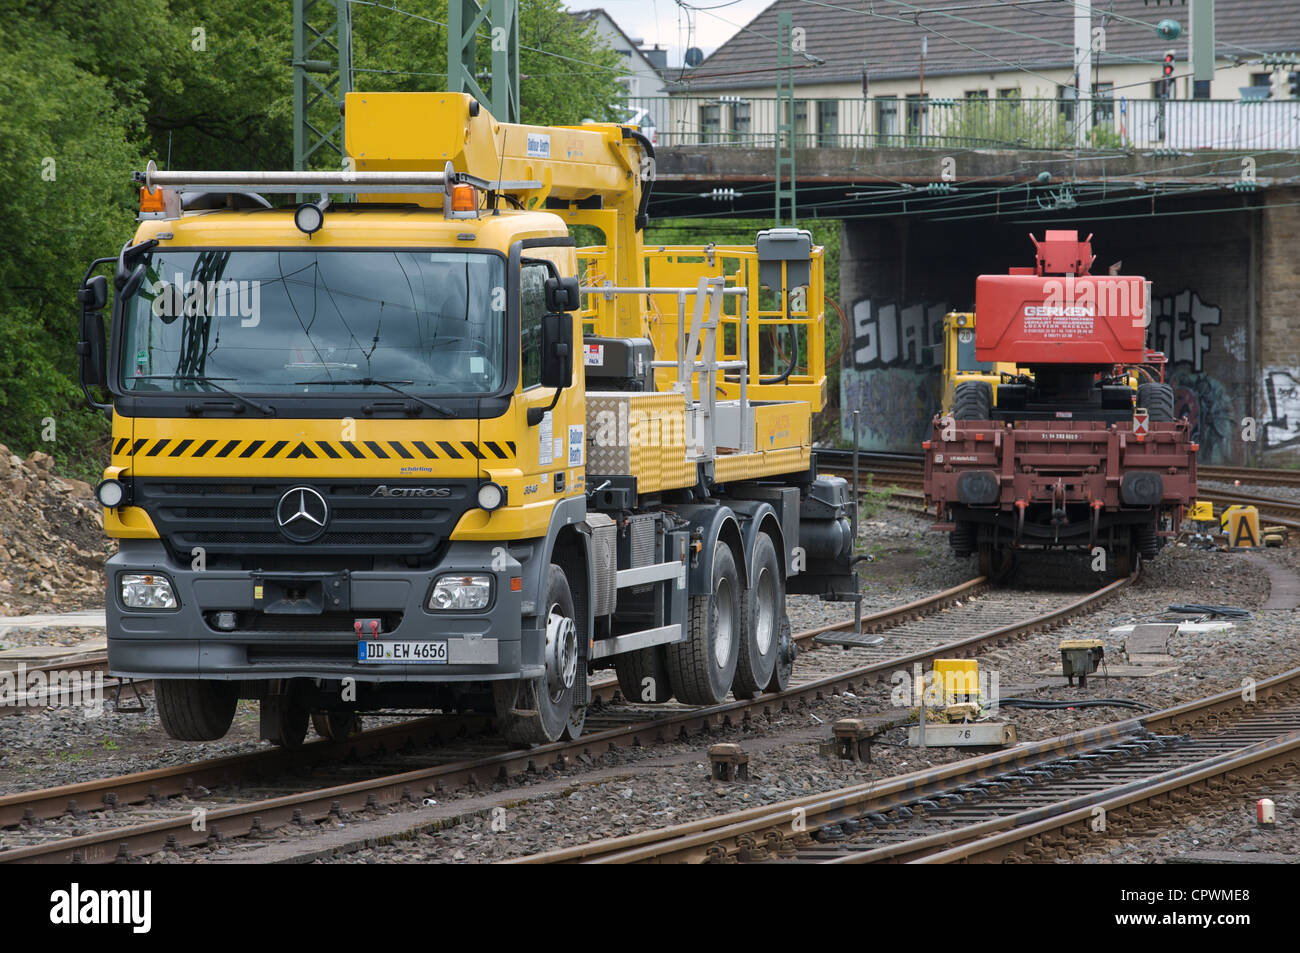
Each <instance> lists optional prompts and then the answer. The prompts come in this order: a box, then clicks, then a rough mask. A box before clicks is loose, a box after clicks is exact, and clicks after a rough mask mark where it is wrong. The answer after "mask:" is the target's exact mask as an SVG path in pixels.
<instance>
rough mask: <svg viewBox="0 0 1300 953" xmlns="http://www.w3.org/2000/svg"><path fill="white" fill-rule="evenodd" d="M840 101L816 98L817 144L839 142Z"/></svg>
mask: <svg viewBox="0 0 1300 953" xmlns="http://www.w3.org/2000/svg"><path fill="white" fill-rule="evenodd" d="M839 135H840V103H839V100H837V99H819V100H817V145H819V146H823V147H826V146H835V145H838V144H839Z"/></svg>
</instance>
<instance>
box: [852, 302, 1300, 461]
mask: <svg viewBox="0 0 1300 953" xmlns="http://www.w3.org/2000/svg"><path fill="white" fill-rule="evenodd" d="M947 311H948V303H947V302H943V301H940V302H929V301H919V302H910V303H904V304H901V305H900V304H899V303H898V302H897V301H894V300H893V299H887V298H886V299H880V298H862V299H860V300H859V301H857V302H855V303H854V304H853V307H852V309H851V320H852V334H853V343H852V347H850V348H848V349H847V350H846V353H845V366H844V369H843V371H842V373H841V375H840V407H841V408H842V414H841V421H840V425H841V434H842V436H843V438H844V440H845V441H846V442H849V441H851V440H852V438H853V411H854V410H860V411H862V415H861V418H860V421H859V424H860V427H861V435H862V436H861V446H862V448H863V449H864V450H898V451H906V450H912V449H915V447H916V445H917V444H918V443H920V442H921V441H922V440H924V439H926V437H927V436H928V430H929V426H930V420H931V418H932V417H933V416H934V414H935V413H936V412H937V410H938V407H939V397H940V391H941V383H942V382H941V380H940V375H941V373H942V368H943V350H942V346H943V333H942V332H943V316H944V314H945V313H947ZM1222 322H1223V314H1222V310H1221V309H1220V308H1219V307H1218V306H1217V305H1213V304H1210V303H1208V302H1206V301H1203V300H1202V299H1201V297H1200V295H1199V294H1197V293H1196V292H1195V291H1193V290H1192V289H1190V288H1185V289H1183V290H1181V291H1178V292H1176V293H1174V294H1168V295H1162V296H1159V297H1155V298H1153V299H1152V302H1151V327H1150V329H1149V330H1148V332H1147V346H1148V347H1150V348H1153V349H1155V350H1159V351H1162V352H1163V353H1164V354H1166V355H1167V356H1168V358H1169V368H1168V373H1167V375H1166V377H1167V379H1168V380H1169V382H1170V383H1171V384H1173V386H1174V399H1175V405H1176V412H1177V413H1178V414H1179V415H1180V416H1181V415H1183V414H1186V415H1187V417H1188V419H1189V420H1190V421H1191V423H1192V433H1193V437H1194V439H1196V440H1197V441H1199V443H1200V444H1201V459H1202V460H1204V461H1205V462H1207V463H1211V462H1217V461H1221V460H1226V459H1228V458H1229V457H1230V456H1231V454H1232V452H1233V447H1234V439H1235V436H1236V431H1235V426H1236V424H1235V422H1236V421H1237V420H1239V419H1240V418H1241V416H1243V415H1244V413H1245V408H1244V401H1243V398H1242V394H1241V387H1240V386H1239V385H1236V386H1234V385H1232V384H1231V383H1230V382H1231V381H1233V380H1238V379H1241V378H1246V377H1248V376H1247V375H1238V374H1234V373H1231V368H1232V365H1235V364H1244V362H1245V361H1246V358H1247V354H1246V336H1245V328H1244V326H1239V327H1234V328H1233V329H1232V330H1231V331H1228V330H1227V329H1224V328H1223V327H1222ZM1225 362H1227V365H1228V366H1224V365H1225ZM1275 373H1276V374H1278V375H1279V376H1277V377H1276V378H1275V391H1276V393H1275V396H1274V398H1273V401H1274V404H1275V405H1276V407H1277V408H1278V409H1277V410H1276V411H1274V410H1272V409H1271V408H1272V407H1273V406H1274V404H1269V405H1268V406H1269V408H1270V411H1269V412H1270V413H1271V415H1272V421H1273V422H1272V423H1271V424H1270V425H1269V427H1267V428H1266V429H1265V435H1266V436H1265V440H1266V441H1267V442H1266V446H1269V447H1272V446H1281V445H1284V444H1288V445H1289V444H1290V443H1292V442H1297V441H1300V403H1297V390H1296V387H1297V381H1298V380H1300V371H1294V370H1292V369H1276V370H1275ZM1293 374H1294V375H1296V376H1292V375H1293ZM1282 375H1284V376H1282Z"/></svg>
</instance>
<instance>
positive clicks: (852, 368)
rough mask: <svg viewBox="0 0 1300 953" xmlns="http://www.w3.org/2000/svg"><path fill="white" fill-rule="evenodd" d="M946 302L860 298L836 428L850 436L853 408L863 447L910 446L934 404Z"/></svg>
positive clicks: (917, 438)
mask: <svg viewBox="0 0 1300 953" xmlns="http://www.w3.org/2000/svg"><path fill="white" fill-rule="evenodd" d="M947 312H948V304H947V302H942V301H941V302H915V303H911V304H903V305H901V306H900V305H899V304H898V303H897V302H895V301H893V300H889V299H872V298H863V299H861V300H859V301H857V302H855V303H854V305H853V307H852V309H851V311H850V315H851V320H852V323H853V331H852V333H853V345H852V347H850V348H848V349H847V350H846V352H845V367H844V368H843V370H842V371H841V373H840V407H841V408H842V409H843V410H842V415H841V418H840V429H841V434H842V435H843V437H844V440H845V441H847V442H851V441H852V440H853V411H854V410H860V411H862V413H861V416H860V418H859V427H860V439H861V447H862V449H864V450H914V449H915V448H916V446H917V445H918V444H919V443H920V442H921V441H922V440H924V439H925V438H926V436H927V435H928V433H927V432H928V429H929V426H930V420H931V418H932V417H933V416H934V414H935V413H936V411H937V410H938V407H939V392H940V384H941V381H940V374H941V372H942V370H943V316H944V315H945V314H946V313H947Z"/></svg>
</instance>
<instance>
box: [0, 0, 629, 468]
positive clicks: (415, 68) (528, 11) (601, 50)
mask: <svg viewBox="0 0 1300 953" xmlns="http://www.w3.org/2000/svg"><path fill="white" fill-rule="evenodd" d="M378 2H379V3H382V5H371V4H364V3H354V4H352V5H351V7H350V9H351V12H352V22H353V67H354V76H353V85H354V88H356V89H358V90H429V91H436V90H440V89H443V88H445V86H446V70H447V64H446V55H447V39H446V28H445V26H443V25H441V24H443V23H445V21H446V11H447V4H446V0H402V2H391V3H390V2H388V0H378ZM389 8H400V9H401V10H404V11H407V13H406V14H403V13H401V12H398V11H397V10H394V9H389ZM408 14H414V16H412V15H408ZM429 21H437V22H429ZM519 24H520V46H521V52H520V73H521V77H522V78H521V104H522V109H523V118H524V121H526V122H535V123H545V124H551V123H578V122H581V121H582V120H583V119H586V118H591V119H614V118H619V116H618V115H617V114H618V110H619V104H620V103H621V102H622V101H623V95H624V94H623V87H622V85H621V84H620V83H619V82H618V76H619V74H620V73H621V72H622V70H623V67H622V65H621V62H622V58H621V57H620V56H619V55H618V54H617V53H615V52H614V51H613V50H611V49H609V48H608V47H607V46H606V45H604V43H603V42H602V41H600V40H599V39H597V38H596V36H595V35H594V32H593V28H592V27H591V26H590V25H586V24H580V23H578V22H577V21H575V20H574V19H573V18H572V17H570V16H569V15H568V14H567V13H566V12H565V10H564V8H563V7H562V6H561V3H560V0H521V2H520V17H519ZM292 27H293V17H292V4H291V3H290V2H287V0H285V2H276V3H250V2H248V0H131V2H129V3H104V2H102V0H58V2H55V3H50V2H48V0H41V2H37V0H17V2H16V3H11V4H9V9H8V10H7V12H6V16H5V17H4V18H3V19H0V89H3V90H4V96H3V100H2V101H0V222H3V223H4V228H3V229H2V230H0V443H4V444H6V445H8V446H9V447H10V448H11V449H12V450H13V451H14V452H17V453H20V454H22V455H24V456H25V455H27V454H28V453H30V452H31V451H33V450H43V451H45V452H47V453H50V454H52V455H54V456H55V458H56V459H57V461H58V465H59V467H60V468H61V469H63V470H72V471H73V472H74V473H77V474H78V475H81V476H84V477H88V478H90V479H92V480H93V479H94V478H95V476H94V475H95V473H96V472H97V471H98V470H99V469H101V468H102V466H103V463H104V459H105V453H104V448H103V444H104V441H105V438H106V435H107V424H106V422H105V420H104V418H103V416H102V415H100V414H97V413H94V412H91V411H88V410H85V409H84V408H83V406H82V394H81V388H80V385H79V383H78V378H77V358H76V354H75V343H76V339H77V323H78V311H77V306H76V302H75V293H76V289H77V287H78V285H79V284H80V281H81V278H82V275H83V274H84V273H85V270H86V267H87V266H88V265H89V263H90V262H91V261H92V260H94V259H95V258H99V257H104V256H109V255H114V254H116V252H117V251H118V250H119V249H120V248H121V247H122V244H123V243H124V242H126V241H127V240H128V239H130V237H131V234H132V232H133V229H134V219H135V208H136V192H135V189H134V188H133V187H132V184H131V181H130V177H129V176H130V172H131V171H132V170H134V169H141V168H143V166H144V163H145V161H147V160H148V159H151V158H152V159H154V160H155V161H156V162H157V163H158V165H159V166H160V167H161V168H191V169H275V168H288V167H289V166H290V165H291V163H292V160H293V128H292V118H293V83H292V78H293V71H292V67H291V65H290V60H291V56H292V49H293V43H292V32H293V30H292ZM524 47H534V48H536V49H525V48H524ZM539 50H544V51H545V52H539ZM557 54H558V55H557ZM322 55H323V51H322ZM489 55H490V45H489V43H488V38H487V34H486V32H485V33H484V35H483V39H482V40H481V42H480V44H479V65H480V68H481V69H486V68H487V66H488V56H489ZM327 111H328V110H327ZM319 161H320V163H322V165H321V167H322V168H323V167H327V166H329V165H331V164H333V163H334V162H336V161H337V157H331V156H328V155H325V154H323V153H322V154H321V157H320V160H319ZM51 417H52V418H54V421H55V424H56V428H55V435H56V440H55V441H54V442H53V443H50V442H47V441H45V440H43V439H42V435H43V433H42V432H43V431H46V432H48V430H47V427H46V425H45V420H46V418H51Z"/></svg>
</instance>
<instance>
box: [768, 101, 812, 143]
mask: <svg viewBox="0 0 1300 953" xmlns="http://www.w3.org/2000/svg"><path fill="white" fill-rule="evenodd" d="M781 115H782V116H783V117H784V120H785V122H786V123H789V122H790V107H789V104H786V105H783V106H782V112H781ZM774 141H775V140H774ZM790 141H791V142H792V143H793V144H794V145H795V146H796V147H800V148H806V147H807V146H809V145H811V142H809V141H808V100H806V99H796V100H794V123H793V124H791V128H790Z"/></svg>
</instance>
